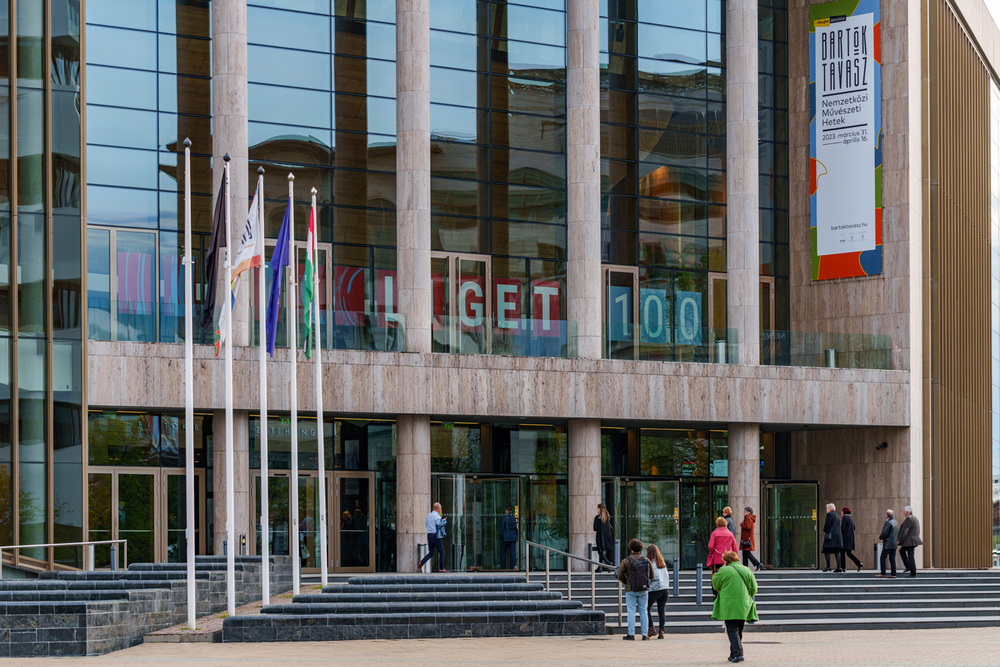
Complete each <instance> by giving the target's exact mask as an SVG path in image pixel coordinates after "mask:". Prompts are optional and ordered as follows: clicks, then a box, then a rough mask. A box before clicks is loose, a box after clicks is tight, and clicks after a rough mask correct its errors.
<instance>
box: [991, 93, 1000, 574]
mask: <svg viewBox="0 0 1000 667" xmlns="http://www.w3.org/2000/svg"><path fill="white" fill-rule="evenodd" d="M990 168H991V178H990V189H991V204H992V205H991V206H990V223H991V227H992V234H991V237H992V244H991V247H990V268H991V271H990V273H991V277H990V295H991V298H990V306H991V308H990V315H991V317H990V322H991V323H992V327H991V328H992V335H991V336H990V341H991V343H992V344H991V349H992V355H991V368H992V373H991V375H992V382H991V383H990V388H991V390H992V391H991V392H990V393H991V398H992V400H991V406H992V408H991V412H992V414H991V417H992V425H991V428H990V433H991V434H992V435H991V438H990V440H991V443H992V446H991V447H990V449H991V452H992V456H991V458H992V470H991V473H992V475H991V477H990V479H991V481H992V482H993V498H992V501H993V502H992V506H993V552H994V554H997V555H1000V553H998V552H1000V88H998V87H997V84H996V82H991V83H990Z"/></svg>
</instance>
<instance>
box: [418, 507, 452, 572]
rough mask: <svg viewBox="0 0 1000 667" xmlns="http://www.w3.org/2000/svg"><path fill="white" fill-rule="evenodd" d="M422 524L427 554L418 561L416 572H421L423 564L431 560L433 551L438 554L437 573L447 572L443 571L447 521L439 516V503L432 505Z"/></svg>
mask: <svg viewBox="0 0 1000 667" xmlns="http://www.w3.org/2000/svg"><path fill="white" fill-rule="evenodd" d="M424 523H425V524H426V526H425V527H426V529H427V554H426V555H425V556H424V557H423V558H421V559H420V564H419V565H417V572H420V571H421V570H423V568H424V563H426V562H427V561H429V560H430V559H431V557H432V556H433V555H434V552H435V551H436V552H437V553H438V572H447V571H448V570H446V569H444V537H445V534H446V532H445V526H446V525H447V523H448V519H445V518H443V517H442V516H441V503H434V507H433V508H432V509H431V511H430V513H428V514H427V518H426V519H425V520H424Z"/></svg>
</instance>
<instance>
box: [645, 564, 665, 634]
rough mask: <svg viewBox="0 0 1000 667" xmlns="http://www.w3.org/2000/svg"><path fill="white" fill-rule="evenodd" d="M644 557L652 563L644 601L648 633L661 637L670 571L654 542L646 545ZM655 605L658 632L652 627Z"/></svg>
mask: <svg viewBox="0 0 1000 667" xmlns="http://www.w3.org/2000/svg"><path fill="white" fill-rule="evenodd" d="M646 558H648V559H649V562H650V563H652V564H653V578H652V579H650V581H649V601H648V602H647V603H646V612H647V613H648V614H649V635H648V636H650V637H658V638H659V639H663V628H664V626H665V625H666V623H667V614H666V606H667V590H668V589H669V588H670V573H669V571H668V570H667V561H666V560H664V558H663V554H662V553H660V548H659V547H658V546H656V545H655V544H650V545H649V546H648V547H646ZM654 604H655V605H656V609H657V613H658V616H659V620H660V628H659V632H657V631H656V630H654V629H653V605H654Z"/></svg>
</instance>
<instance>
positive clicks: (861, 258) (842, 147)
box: [809, 0, 882, 280]
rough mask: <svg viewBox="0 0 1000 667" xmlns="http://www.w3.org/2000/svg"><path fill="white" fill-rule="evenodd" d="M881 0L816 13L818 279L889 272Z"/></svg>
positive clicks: (813, 137)
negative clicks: (885, 265)
mask: <svg viewBox="0 0 1000 667" xmlns="http://www.w3.org/2000/svg"><path fill="white" fill-rule="evenodd" d="M880 19H881V13H880V9H879V0H837V1H836V2H828V3H825V4H821V5H812V6H811V7H809V72H810V83H809V105H810V106H809V111H810V115H809V118H810V120H809V168H810V178H809V186H810V187H809V209H810V221H809V224H810V243H811V246H812V279H813V280H830V279H833V278H848V277H853V276H868V275H874V274H879V273H882V141H881V140H882V65H881V62H880V61H881V52H880V38H879V32H880Z"/></svg>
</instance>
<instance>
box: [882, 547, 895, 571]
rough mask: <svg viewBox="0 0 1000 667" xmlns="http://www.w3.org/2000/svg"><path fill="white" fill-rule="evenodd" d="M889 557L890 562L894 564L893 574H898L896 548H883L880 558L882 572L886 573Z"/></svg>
mask: <svg viewBox="0 0 1000 667" xmlns="http://www.w3.org/2000/svg"><path fill="white" fill-rule="evenodd" d="M887 558H888V559H889V564H890V565H892V576H894V577H895V576H896V550H895V549H882V557H881V558H880V559H879V567H880V568H881V570H882V574H885V561H886V559H887Z"/></svg>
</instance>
